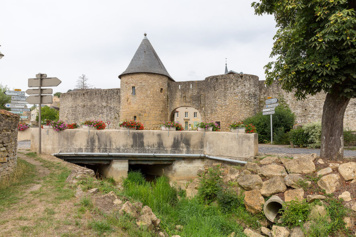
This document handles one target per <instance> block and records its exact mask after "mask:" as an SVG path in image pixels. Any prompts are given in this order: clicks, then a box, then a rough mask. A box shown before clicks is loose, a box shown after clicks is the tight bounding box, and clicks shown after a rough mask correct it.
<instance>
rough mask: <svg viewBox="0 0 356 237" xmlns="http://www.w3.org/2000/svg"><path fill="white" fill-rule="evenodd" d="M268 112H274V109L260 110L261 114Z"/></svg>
mask: <svg viewBox="0 0 356 237" xmlns="http://www.w3.org/2000/svg"><path fill="white" fill-rule="evenodd" d="M269 111H274V108H269V109H264V110H262V112H269Z"/></svg>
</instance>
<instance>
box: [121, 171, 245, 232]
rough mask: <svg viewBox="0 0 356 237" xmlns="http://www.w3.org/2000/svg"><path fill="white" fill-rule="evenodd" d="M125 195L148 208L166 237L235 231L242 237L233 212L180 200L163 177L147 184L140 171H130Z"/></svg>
mask: <svg viewBox="0 0 356 237" xmlns="http://www.w3.org/2000/svg"><path fill="white" fill-rule="evenodd" d="M124 194H125V195H127V196H130V197H132V198H133V199H135V200H137V201H140V202H142V203H143V204H144V205H148V206H149V207H151V208H152V210H153V212H154V213H155V214H156V215H157V216H158V218H160V219H161V220H162V222H161V226H162V227H163V228H164V229H165V230H166V232H167V233H168V234H169V235H174V234H179V235H180V236H227V235H229V234H231V233H232V232H235V233H236V236H244V235H243V234H242V231H243V229H242V227H241V226H239V225H238V224H237V222H236V217H234V214H233V212H229V213H228V212H224V211H222V209H221V208H220V207H219V206H218V205H206V204H204V203H202V202H201V201H199V200H198V199H197V198H193V199H187V198H185V197H183V198H181V199H180V200H179V199H178V192H177V190H176V189H174V188H172V187H171V186H170V185H169V181H168V179H167V178H166V177H159V178H158V179H156V182H155V183H149V182H146V181H145V180H144V178H143V176H142V174H140V173H139V172H131V173H129V175H128V178H127V179H126V180H125V181H124ZM176 225H182V226H184V228H183V230H182V231H178V230H176V229H175V226H176Z"/></svg>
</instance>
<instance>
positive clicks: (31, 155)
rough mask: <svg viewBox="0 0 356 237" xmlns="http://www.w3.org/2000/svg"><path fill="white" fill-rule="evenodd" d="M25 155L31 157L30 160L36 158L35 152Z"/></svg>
mask: <svg viewBox="0 0 356 237" xmlns="http://www.w3.org/2000/svg"><path fill="white" fill-rule="evenodd" d="M25 155H26V156H28V157H32V158H36V157H37V153H36V152H27V153H26V154H25Z"/></svg>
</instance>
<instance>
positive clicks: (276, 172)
mask: <svg viewBox="0 0 356 237" xmlns="http://www.w3.org/2000/svg"><path fill="white" fill-rule="evenodd" d="M260 173H261V175H262V176H264V177H268V178H269V177H274V176H283V177H284V176H286V175H287V172H286V169H285V168H284V167H283V166H282V165H275V164H272V165H264V166H262V167H261V170H260Z"/></svg>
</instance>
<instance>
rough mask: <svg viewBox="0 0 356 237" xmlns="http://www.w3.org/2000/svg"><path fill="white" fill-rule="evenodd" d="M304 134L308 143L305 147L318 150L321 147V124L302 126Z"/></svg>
mask: <svg viewBox="0 0 356 237" xmlns="http://www.w3.org/2000/svg"><path fill="white" fill-rule="evenodd" d="M303 130H304V133H305V134H306V136H307V138H308V141H307V146H308V147H311V148H319V147H320V145H321V141H320V140H321V123H320V122H316V123H309V124H306V125H304V126H303Z"/></svg>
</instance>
